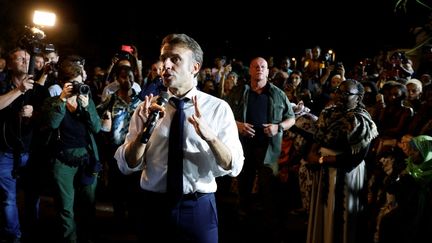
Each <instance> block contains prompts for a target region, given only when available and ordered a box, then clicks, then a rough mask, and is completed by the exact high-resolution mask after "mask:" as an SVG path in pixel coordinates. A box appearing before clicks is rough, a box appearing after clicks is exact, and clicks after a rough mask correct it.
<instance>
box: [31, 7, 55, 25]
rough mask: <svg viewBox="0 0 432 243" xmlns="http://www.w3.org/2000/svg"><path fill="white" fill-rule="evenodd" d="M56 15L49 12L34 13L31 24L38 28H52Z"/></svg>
mask: <svg viewBox="0 0 432 243" xmlns="http://www.w3.org/2000/svg"><path fill="white" fill-rule="evenodd" d="M55 21H56V15H55V14H54V13H50V12H43V11H38V10H36V11H34V14H33V23H34V24H36V25H40V26H54V24H55Z"/></svg>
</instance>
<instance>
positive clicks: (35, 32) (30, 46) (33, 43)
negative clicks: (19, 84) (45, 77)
mask: <svg viewBox="0 0 432 243" xmlns="http://www.w3.org/2000/svg"><path fill="white" fill-rule="evenodd" d="M45 37H46V35H45V33H44V32H43V31H42V30H41V29H39V28H37V27H28V26H25V31H24V35H23V36H22V37H21V39H20V40H19V41H18V45H19V46H20V47H21V48H23V49H25V50H27V51H28V52H29V53H30V56H31V58H30V64H29V68H28V73H29V74H34V55H35V54H40V53H42V52H53V51H55V47H54V45H53V44H46V43H44V42H43V41H42V40H43V39H44V38H45Z"/></svg>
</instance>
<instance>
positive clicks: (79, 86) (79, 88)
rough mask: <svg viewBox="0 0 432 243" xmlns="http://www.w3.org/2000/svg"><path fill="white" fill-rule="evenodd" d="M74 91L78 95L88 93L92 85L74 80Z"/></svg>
mask: <svg viewBox="0 0 432 243" xmlns="http://www.w3.org/2000/svg"><path fill="white" fill-rule="evenodd" d="M72 93H73V94H78V95H88V94H89V93H90V86H88V85H87V84H84V83H80V82H78V81H72Z"/></svg>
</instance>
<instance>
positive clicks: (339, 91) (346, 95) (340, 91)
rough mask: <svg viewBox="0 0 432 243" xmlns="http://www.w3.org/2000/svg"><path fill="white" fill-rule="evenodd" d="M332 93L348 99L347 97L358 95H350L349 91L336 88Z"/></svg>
mask: <svg viewBox="0 0 432 243" xmlns="http://www.w3.org/2000/svg"><path fill="white" fill-rule="evenodd" d="M334 93H335V94H340V95H342V96H344V97H348V96H350V95H358V93H351V92H349V91H342V90H340V89H339V87H337V88H336V89H335V90H334Z"/></svg>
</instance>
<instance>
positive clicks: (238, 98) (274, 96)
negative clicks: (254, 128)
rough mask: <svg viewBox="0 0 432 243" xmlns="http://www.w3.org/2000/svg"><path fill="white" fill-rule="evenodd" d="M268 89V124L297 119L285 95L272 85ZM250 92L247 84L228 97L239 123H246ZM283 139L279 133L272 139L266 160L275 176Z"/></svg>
mask: <svg viewBox="0 0 432 243" xmlns="http://www.w3.org/2000/svg"><path fill="white" fill-rule="evenodd" d="M266 88H268V92H269V102H268V104H269V107H268V114H267V117H268V118H269V121H267V122H268V123H272V124H279V123H280V122H282V121H284V120H286V119H288V118H295V114H294V111H293V109H292V106H291V103H290V101H289V100H288V97H287V96H286V95H285V93H284V92H283V91H282V90H281V89H279V88H278V87H276V86H275V85H273V84H271V83H268V84H267V86H266ZM250 91H251V88H250V86H249V85H247V84H246V85H244V86H242V87H236V88H235V89H233V90H232V91H231V93H230V95H229V97H227V102H228V103H229V104H230V106H231V109H232V110H233V112H234V116H235V119H236V121H238V122H246V114H247V104H248V97H249V92H250ZM282 137H283V132H282V131H279V133H278V134H277V135H276V136H273V137H272V138H271V140H270V143H269V146H268V148H267V152H266V155H265V158H264V164H265V165H267V166H269V167H271V168H272V169H273V172H274V173H275V174H276V173H277V171H278V159H279V156H280V153H281V148H282ZM240 139H241V140H242V143H243V144H244V141H243V140H244V138H242V137H240Z"/></svg>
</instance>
